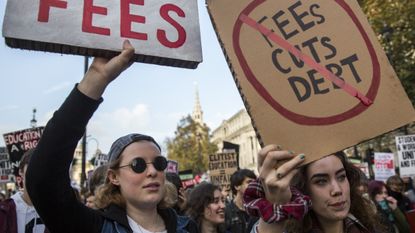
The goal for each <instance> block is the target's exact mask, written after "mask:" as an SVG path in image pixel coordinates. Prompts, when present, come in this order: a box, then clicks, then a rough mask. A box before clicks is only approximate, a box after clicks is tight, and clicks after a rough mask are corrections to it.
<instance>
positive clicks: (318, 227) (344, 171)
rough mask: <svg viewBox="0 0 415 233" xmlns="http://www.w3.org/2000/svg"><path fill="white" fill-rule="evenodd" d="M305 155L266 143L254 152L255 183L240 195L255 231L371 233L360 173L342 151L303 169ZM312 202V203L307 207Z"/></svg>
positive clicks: (370, 213) (372, 218) (371, 215)
mask: <svg viewBox="0 0 415 233" xmlns="http://www.w3.org/2000/svg"><path fill="white" fill-rule="evenodd" d="M304 160H305V155H304V154H295V153H293V152H291V151H287V150H282V149H281V147H279V146H277V145H268V146H265V147H264V148H262V149H261V151H260V152H259V154H258V164H259V169H258V170H259V174H260V175H259V179H257V180H256V181H254V182H251V183H250V184H249V185H248V188H247V189H246V190H245V193H244V203H245V208H246V210H247V212H248V213H249V214H251V215H254V216H258V217H261V219H260V220H259V221H258V223H257V224H256V225H255V226H254V227H253V228H252V229H253V232H260V233H268V232H269V233H271V232H272V233H274V232H275V233H282V232H289V233H291V232H295V233H304V232H307V233H315V232H326V233H332V232H333V233H334V232H335V233H338V232H342V233H369V232H370V233H372V232H375V228H376V227H377V226H378V223H379V221H377V219H376V216H375V214H374V209H373V208H372V207H371V203H370V201H369V200H368V199H366V198H364V197H363V196H362V195H361V193H360V192H358V191H357V188H358V186H359V184H360V171H359V170H358V168H356V167H355V166H354V165H353V164H351V163H350V162H348V161H347V157H346V156H345V154H344V153H343V152H337V153H334V154H332V155H328V156H324V157H322V158H320V159H318V160H315V161H313V162H310V163H308V164H306V165H303V162H304ZM311 203H312V205H311Z"/></svg>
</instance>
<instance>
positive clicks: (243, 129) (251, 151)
mask: <svg viewBox="0 0 415 233" xmlns="http://www.w3.org/2000/svg"><path fill="white" fill-rule="evenodd" d="M211 141H212V142H213V143H215V144H216V145H217V146H218V148H219V151H222V149H223V141H228V142H231V143H234V144H238V145H239V167H240V168H247V169H251V170H254V171H255V172H256V171H257V162H258V161H257V154H258V151H259V150H260V149H261V146H260V145H259V142H258V139H257V137H256V135H255V130H254V128H253V126H252V123H251V118H250V117H249V115H248V113H247V112H246V110H245V109H242V110H240V111H238V112H237V113H236V114H235V115H233V116H232V117H231V118H229V119H227V120H224V121H223V122H222V124H221V125H220V126H219V127H218V128H216V129H215V130H213V131H212V137H211Z"/></svg>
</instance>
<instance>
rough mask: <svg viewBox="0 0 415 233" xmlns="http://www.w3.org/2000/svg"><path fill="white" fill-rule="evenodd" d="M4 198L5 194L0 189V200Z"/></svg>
mask: <svg viewBox="0 0 415 233" xmlns="http://www.w3.org/2000/svg"><path fill="white" fill-rule="evenodd" d="M4 200H6V194H5V193H4V192H3V190H1V191H0V202H2V201H4Z"/></svg>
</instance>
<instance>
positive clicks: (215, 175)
mask: <svg viewBox="0 0 415 233" xmlns="http://www.w3.org/2000/svg"><path fill="white" fill-rule="evenodd" d="M237 170H238V155H237V154H236V152H225V153H217V154H214V155H209V178H210V182H212V183H213V184H216V185H219V186H220V187H221V189H222V190H223V191H229V190H230V189H231V181H230V177H231V175H232V174H233V173H234V172H236V171H237Z"/></svg>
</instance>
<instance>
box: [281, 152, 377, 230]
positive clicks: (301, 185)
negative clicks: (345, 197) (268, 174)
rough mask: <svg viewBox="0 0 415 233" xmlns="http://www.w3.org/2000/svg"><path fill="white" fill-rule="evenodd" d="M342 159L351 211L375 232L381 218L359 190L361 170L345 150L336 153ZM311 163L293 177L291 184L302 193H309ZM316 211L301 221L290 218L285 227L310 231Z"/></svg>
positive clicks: (310, 212) (309, 213)
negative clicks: (348, 189)
mask: <svg viewBox="0 0 415 233" xmlns="http://www.w3.org/2000/svg"><path fill="white" fill-rule="evenodd" d="M334 156H336V157H337V158H338V159H340V161H341V163H342V164H343V167H344V169H345V171H346V176H347V179H348V181H349V185H350V213H351V214H353V215H354V216H355V217H356V218H357V219H358V220H359V221H360V222H361V223H362V224H363V225H364V226H365V227H366V228H367V229H368V230H369V231H371V232H373V231H374V229H375V228H376V224H378V223H379V219H378V217H377V215H376V213H375V210H374V208H373V205H372V203H371V202H370V200H369V199H367V198H364V197H363V196H362V195H361V193H360V192H359V191H358V187H359V185H361V171H360V170H359V168H357V167H355V166H354V165H353V164H352V163H350V162H349V161H348V160H347V157H346V155H345V154H344V152H342V151H340V152H336V153H334ZM308 167H309V164H307V165H305V166H303V167H301V168H300V171H299V172H298V173H297V175H296V176H295V177H294V178H293V180H292V182H291V185H293V186H295V187H296V188H297V189H299V190H300V191H301V192H302V193H304V194H306V195H307V194H308V191H307V188H306V182H307V169H308ZM314 216H315V213H314V211H313V210H312V209H311V211H309V212H308V213H307V215H306V216H305V217H304V219H303V220H302V221H301V222H298V221H296V220H293V219H290V220H288V221H286V225H285V228H286V230H287V232H308V231H310V230H311V228H312V221H315V217H314Z"/></svg>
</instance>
